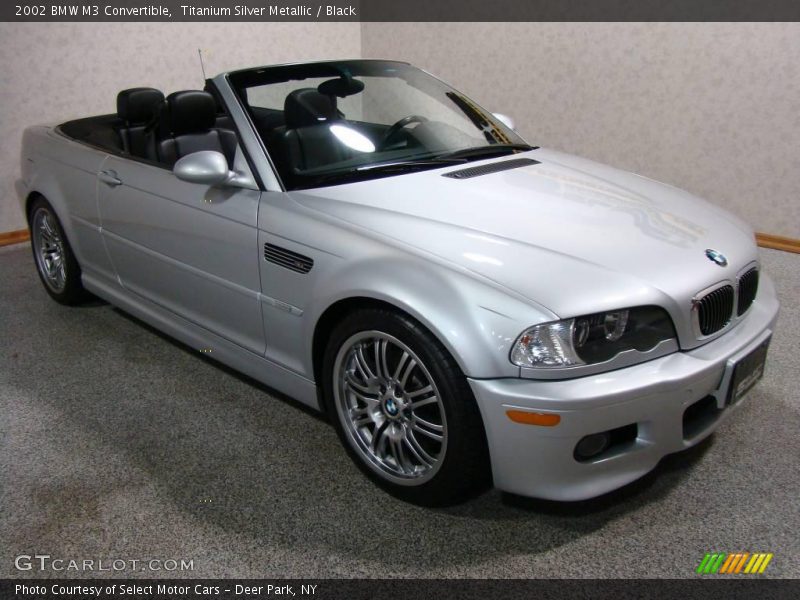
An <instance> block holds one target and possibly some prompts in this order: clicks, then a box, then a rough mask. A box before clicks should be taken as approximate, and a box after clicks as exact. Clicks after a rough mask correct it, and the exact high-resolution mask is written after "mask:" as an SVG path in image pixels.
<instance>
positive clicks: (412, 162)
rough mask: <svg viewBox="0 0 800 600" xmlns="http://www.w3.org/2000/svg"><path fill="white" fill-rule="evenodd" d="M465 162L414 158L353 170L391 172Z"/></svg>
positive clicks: (460, 158)
mask: <svg viewBox="0 0 800 600" xmlns="http://www.w3.org/2000/svg"><path fill="white" fill-rule="evenodd" d="M465 162H467V159H466V158H462V157H459V156H432V157H430V158H415V159H409V160H394V161H391V162H384V163H376V164H372V165H362V166H360V167H356V168H355V169H353V170H354V171H357V172H364V171H390V170H391V171H393V170H395V169H400V170H402V169H404V168H406V167H412V168H413V167H430V166H439V165H442V166H444V165H453V164H461V163H465Z"/></svg>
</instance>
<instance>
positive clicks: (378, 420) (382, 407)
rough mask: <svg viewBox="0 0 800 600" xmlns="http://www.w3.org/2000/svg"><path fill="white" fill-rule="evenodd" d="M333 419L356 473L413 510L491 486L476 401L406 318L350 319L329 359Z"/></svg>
mask: <svg viewBox="0 0 800 600" xmlns="http://www.w3.org/2000/svg"><path fill="white" fill-rule="evenodd" d="M325 371H326V381H327V382H328V383H329V385H327V386H326V391H327V392H328V394H327V398H328V400H329V401H328V405H329V410H330V412H331V418H332V420H333V421H334V423H335V425H336V428H337V430H338V431H339V435H340V437H341V438H342V440H343V442H344V444H345V446H346V447H347V449H348V451H349V452H350V454H351V456H352V457H353V459H354V460H355V462H356V464H358V465H359V466H360V467H361V469H362V470H363V471H364V472H365V473H367V475H369V476H370V478H371V479H373V480H374V481H375V482H376V483H378V484H379V485H380V486H381V487H383V488H384V489H386V490H387V491H389V492H391V493H392V494H394V495H396V496H398V497H399V498H402V499H403V500H407V501H410V502H414V503H416V504H423V505H444V504H452V503H454V502H458V501H461V500H464V499H466V498H467V497H469V496H470V495H471V494H472V493H474V492H475V491H477V490H480V489H482V488H484V487H485V486H486V485H487V483H488V481H489V477H488V475H489V467H488V453H487V452H486V442H485V436H484V432H483V426H482V422H481V420H480V415H479V414H478V410H477V406H476V404H475V400H474V398H473V396H472V393H471V390H470V389H469V386H468V385H467V382H466V379H465V377H464V375H463V374H462V373H461V371H460V369H459V368H458V365H457V364H456V363H455V361H454V360H453V358H452V357H451V356H450V355H449V353H447V351H446V349H445V348H443V347H442V346H441V344H440V343H439V342H438V340H436V339H435V338H434V337H433V336H432V335H431V334H430V333H429V332H428V331H427V330H425V329H424V328H422V327H421V326H420V325H419V324H418V323H416V322H414V321H412V320H411V319H409V318H408V317H405V316H403V315H400V314H398V313H394V312H392V311H388V310H380V309H369V310H363V311H359V312H357V313H354V315H350V316H349V317H348V318H346V319H345V320H344V321H343V322H342V323H341V324H340V325H339V327H337V328H336V330H335V331H334V333H333V335H332V336H331V343H330V344H329V345H328V349H327V352H326V360H325Z"/></svg>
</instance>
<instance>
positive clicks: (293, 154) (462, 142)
mask: <svg viewBox="0 0 800 600" xmlns="http://www.w3.org/2000/svg"><path fill="white" fill-rule="evenodd" d="M230 81H231V83H232V85H233V87H234V89H235V90H236V93H237V94H238V96H239V98H240V100H241V101H242V103H243V104H244V106H245V108H246V109H247V111H248V112H249V114H250V117H251V119H252V121H253V124H254V126H255V128H256V130H257V132H258V134H259V135H260V136H261V139H262V141H263V143H264V146H265V147H266V149H267V152H268V153H269V155H270V158H271V159H272V161H273V163H274V164H275V167H276V168H277V170H278V174H279V175H280V177H281V179H282V181H283V184H284V186H285V187H286V189H290V190H291V189H303V188H311V187H318V186H323V185H336V184H338V183H347V182H351V181H359V180H364V179H373V178H376V177H386V176H389V175H396V174H399V173H405V172H410V171H415V170H422V169H430V168H435V167H441V166H445V165H448V164H459V163H463V162H467V161H470V160H479V159H481V158H489V157H493V156H500V155H503V154H511V153H514V152H519V151H523V150H530V149H531V146H528V145H527V144H526V143H525V142H524V141H523V140H522V139H521V138H520V137H519V136H518V135H517V134H515V133H514V132H513V131H512V130H510V129H509V128H508V127H506V126H505V125H503V124H502V123H501V122H500V121H499V120H498V119H496V118H495V117H493V116H492V114H491V113H489V112H487V111H485V110H484V109H482V108H481V107H479V106H478V105H477V104H475V103H474V102H472V101H471V100H470V99H469V98H467V97H466V96H464V95H463V94H462V93H460V92H458V91H456V90H454V89H453V88H451V87H449V86H447V85H446V84H444V83H443V82H441V81H439V80H438V79H436V78H435V77H432V76H431V75H428V74H427V73H424V72H423V71H421V70H419V69H417V68H416V67H412V66H411V65H408V64H405V63H398V62H388V61H364V60H354V61H341V62H326V63H313V64H304V65H285V66H279V67H267V68H262V69H250V70H246V71H237V72H235V73H232V74H231V75H230Z"/></svg>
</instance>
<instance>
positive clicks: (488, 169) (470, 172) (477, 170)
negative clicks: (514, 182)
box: [442, 158, 540, 179]
mask: <svg viewBox="0 0 800 600" xmlns="http://www.w3.org/2000/svg"><path fill="white" fill-rule="evenodd" d="M538 164H540V163H539V161H538V160H533V159H532V158H515V159H513V160H504V161H502V162H495V163H489V164H488V165H480V166H478V167H470V168H469V169H460V170H458V171H450V172H449V173H444V174H443V175H442V177H450V178H452V179H471V178H472V177H480V176H481V175H489V174H490V173H498V172H500V171H508V170H509V169H519V168H520V167H529V166H531V165H538Z"/></svg>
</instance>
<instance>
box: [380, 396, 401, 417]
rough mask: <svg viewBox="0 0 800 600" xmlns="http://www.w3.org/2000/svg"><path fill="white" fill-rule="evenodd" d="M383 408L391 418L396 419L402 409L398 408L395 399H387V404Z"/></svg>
mask: <svg viewBox="0 0 800 600" xmlns="http://www.w3.org/2000/svg"><path fill="white" fill-rule="evenodd" d="M383 408H384V410H385V411H386V414H388V415H389V416H390V417H395V416H397V413H399V412H400V408H399V407H398V406H397V402H395V401H394V398H387V399H386V402H384V403H383Z"/></svg>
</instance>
